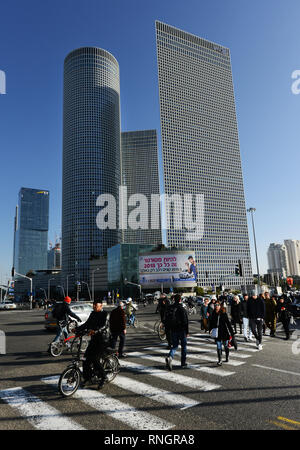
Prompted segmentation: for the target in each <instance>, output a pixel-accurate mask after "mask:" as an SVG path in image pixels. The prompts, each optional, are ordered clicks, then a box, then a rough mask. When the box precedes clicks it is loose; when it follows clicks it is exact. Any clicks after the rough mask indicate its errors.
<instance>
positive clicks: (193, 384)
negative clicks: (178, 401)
mask: <svg viewBox="0 0 300 450" xmlns="http://www.w3.org/2000/svg"><path fill="white" fill-rule="evenodd" d="M138 355H142V356H140V357H141V358H143V359H148V360H149V359H150V360H152V361H159V362H163V363H164V359H163V358H161V357H152V356H151V355H144V354H143V353H139V352H134V354H133V353H131V354H130V357H131V356H135V357H137V356H138ZM122 367H124V368H126V369H129V370H133V371H138V372H143V373H146V374H150V375H153V376H155V377H158V378H162V379H163V380H167V382H173V383H176V384H182V385H184V386H186V387H189V388H193V389H199V390H200V391H212V390H214V389H219V388H220V387H221V386H220V385H219V384H215V383H211V382H210V381H205V380H201V379H197V378H192V377H189V376H186V375H181V374H178V373H175V372H167V375H166V369H165V368H164V370H161V369H158V368H157V367H150V366H144V365H142V364H139V363H132V362H129V361H122Z"/></svg>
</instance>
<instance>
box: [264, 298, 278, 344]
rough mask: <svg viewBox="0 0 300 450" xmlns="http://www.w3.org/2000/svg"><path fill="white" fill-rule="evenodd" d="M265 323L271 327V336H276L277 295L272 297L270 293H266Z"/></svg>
mask: <svg viewBox="0 0 300 450" xmlns="http://www.w3.org/2000/svg"><path fill="white" fill-rule="evenodd" d="M265 305H266V314H265V323H266V326H267V327H268V328H270V330H271V332H270V336H271V337H275V331H276V313H277V302H276V298H275V296H272V298H271V297H270V293H269V292H266V293H265Z"/></svg>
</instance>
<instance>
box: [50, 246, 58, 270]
mask: <svg viewBox="0 0 300 450" xmlns="http://www.w3.org/2000/svg"><path fill="white" fill-rule="evenodd" d="M48 269H49V270H52V269H61V249H60V243H59V242H56V244H55V246H54V247H52V245H51V244H50V248H49V250H48Z"/></svg>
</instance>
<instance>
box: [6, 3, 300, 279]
mask: <svg viewBox="0 0 300 450" xmlns="http://www.w3.org/2000/svg"><path fill="white" fill-rule="evenodd" d="M155 20H161V21H163V22H165V23H168V24H170V25H173V26H175V27H177V28H180V29H182V30H185V31H188V32H190V33H193V34H195V35H198V36H201V37H203V38H205V39H208V40H211V41H214V42H216V43H219V44H221V45H224V46H227V47H229V48H230V51H231V60H232V70H233V80H234V88H235V97H236V108H237V118H238V126H239V138H240V147H241V157H242V166H243V175H244V186H245V197H246V204H247V207H249V206H253V207H255V208H256V213H255V226H256V237H257V244H258V254H259V261H260V269H261V272H265V271H266V270H267V259H266V251H267V248H268V245H269V243H270V242H282V241H283V239H300V230H299V223H300V211H299V207H298V194H299V181H298V178H299V163H300V156H299V145H300V127H299V116H300V95H294V94H293V93H292V91H291V86H292V82H293V80H292V78H291V74H292V72H293V71H294V70H297V69H298V70H300V36H299V23H300V3H299V1H298V0H286V1H283V0H263V1H258V0H252V1H251V2H249V1H247V0H214V2H208V1H207V0H205V1H203V0H186V1H185V2H182V1H181V0H180V1H179V0H163V1H162V0H160V1H158V0H151V1H146V0H107V1H104V0H86V1H84V2H83V1H77V0H59V1H58V0H51V1H42V2H41V1H40V0H38V1H37V0H26V1H23V0H14V1H10V2H8V1H7V0H6V1H3V2H1V6H0V70H3V71H5V73H6V83H7V84H6V91H7V93H6V95H0V151H1V153H0V155H1V177H0V207H1V220H0V281H1V278H2V279H5V277H6V275H8V274H9V273H10V269H11V265H12V251H13V219H14V209H15V205H16V202H17V195H18V191H19V189H20V187H22V186H24V187H32V188H41V189H49V190H50V231H49V241H54V239H55V235H56V234H59V233H60V230H61V185H62V180H61V170H62V164H61V160H62V85H63V61H64V58H65V56H66V55H67V53H68V52H70V51H71V50H73V49H74V48H77V47H81V46H88V45H91V46H97V47H101V48H104V49H106V50H108V51H109V52H111V53H112V54H113V55H114V56H115V57H116V58H117V60H118V62H119V65H120V80H121V120H122V131H127V130H138V129H152V128H156V129H157V130H158V131H160V122H159V103H158V85H157V67H156V49H155ZM249 219H250V217H249ZM249 234H250V244H251V248H252V255H253V256H252V259H253V268H254V269H255V267H256V265H255V258H254V251H253V239H252V228H251V223H250V220H249Z"/></svg>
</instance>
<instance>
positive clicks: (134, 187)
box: [121, 130, 162, 244]
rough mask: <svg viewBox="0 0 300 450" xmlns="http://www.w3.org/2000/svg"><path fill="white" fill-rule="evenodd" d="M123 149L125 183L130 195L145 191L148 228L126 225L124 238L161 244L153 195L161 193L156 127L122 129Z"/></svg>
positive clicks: (158, 218) (131, 240)
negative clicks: (152, 128) (133, 227)
mask: <svg viewBox="0 0 300 450" xmlns="http://www.w3.org/2000/svg"><path fill="white" fill-rule="evenodd" d="M121 149H122V183H123V186H126V188H127V195H128V198H129V197H130V196H132V195H135V194H142V195H144V196H145V197H146V199H147V203H148V210H147V213H148V220H147V225H148V227H147V229H136V230H135V229H131V228H130V227H127V229H126V230H124V232H123V242H124V243H127V244H129V243H133V244H159V243H161V241H162V236H161V222H160V211H159V208H155V202H153V201H152V195H159V194H160V189H159V173H158V153H157V133H156V130H143V131H128V132H123V133H121ZM153 205H154V207H153ZM151 206H152V208H151ZM158 206H159V205H158ZM129 212H130V211H129V210H128V213H129ZM151 214H152V216H151ZM151 219H152V221H151ZM155 225H156V228H155Z"/></svg>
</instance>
